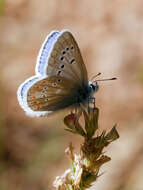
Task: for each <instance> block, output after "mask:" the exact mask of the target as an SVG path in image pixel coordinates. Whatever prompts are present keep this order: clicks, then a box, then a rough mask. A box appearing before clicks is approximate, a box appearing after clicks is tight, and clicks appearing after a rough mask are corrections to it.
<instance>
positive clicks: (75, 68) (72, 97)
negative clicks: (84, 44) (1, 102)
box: [17, 30, 98, 116]
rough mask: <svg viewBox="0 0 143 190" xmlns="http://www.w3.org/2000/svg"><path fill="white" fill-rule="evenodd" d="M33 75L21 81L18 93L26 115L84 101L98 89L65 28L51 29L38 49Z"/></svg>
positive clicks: (55, 109)
mask: <svg viewBox="0 0 143 190" xmlns="http://www.w3.org/2000/svg"><path fill="white" fill-rule="evenodd" d="M35 73H36V74H35V75H34V76H32V77H30V78H28V79H27V80H26V81H25V82H24V83H22V84H21V85H20V87H19V88H18V91H17V97H18V101H19V104H20V106H21V107H22V108H23V110H24V111H25V112H26V114H27V115H29V116H46V115H48V114H50V113H53V112H55V111H58V110H61V109H64V108H68V107H70V106H71V107H78V106H80V105H81V104H86V103H87V102H88V101H89V99H90V98H91V99H92V98H93V94H94V92H96V91H97V90H98V84H97V82H95V81H94V82H91V81H88V76H87V70H86V67H85V64H84V62H83V58H82V56H81V53H80V50H79V47H78V45H77V43H76V41H75V39H74V37H73V35H72V34H71V32H70V31H68V30H62V31H61V32H59V31H52V32H51V33H50V34H49V35H48V36H47V37H46V39H45V41H44V43H43V44H42V47H41V49H40V51H39V54H38V58H37V63H36V68H35Z"/></svg>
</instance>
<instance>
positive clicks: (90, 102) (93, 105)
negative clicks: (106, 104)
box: [88, 97, 96, 111]
mask: <svg viewBox="0 0 143 190" xmlns="http://www.w3.org/2000/svg"><path fill="white" fill-rule="evenodd" d="M90 104H92V108H93V109H95V107H96V105H95V98H94V97H89V99H88V111H90V109H91V106H90Z"/></svg>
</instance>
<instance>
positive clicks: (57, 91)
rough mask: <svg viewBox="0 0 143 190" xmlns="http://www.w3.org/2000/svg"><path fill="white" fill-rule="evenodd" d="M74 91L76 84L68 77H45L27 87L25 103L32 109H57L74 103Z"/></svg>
mask: <svg viewBox="0 0 143 190" xmlns="http://www.w3.org/2000/svg"><path fill="white" fill-rule="evenodd" d="M68 84H70V86H69V85H68ZM65 86H66V88H65ZM76 91H77V85H76V84H75V83H73V82H71V81H70V79H65V78H63V77H60V76H59V77H55V76H51V77H46V78H43V79H42V80H39V81H38V82H36V83H35V84H33V85H32V86H31V87H30V88H29V90H28V93H27V104H28V106H29V107H30V108H31V109H32V110H33V111H57V110H59V109H62V108H65V107H67V106H69V105H72V104H74V102H75V99H74V97H75V96H73V95H74V94H76Z"/></svg>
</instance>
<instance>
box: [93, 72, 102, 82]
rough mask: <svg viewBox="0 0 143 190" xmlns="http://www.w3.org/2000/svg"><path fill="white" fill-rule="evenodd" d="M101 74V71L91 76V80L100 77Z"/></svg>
mask: <svg viewBox="0 0 143 190" xmlns="http://www.w3.org/2000/svg"><path fill="white" fill-rule="evenodd" d="M99 75H101V73H97V74H96V75H94V76H93V77H91V80H90V81H93V80H94V79H95V78H96V77H98V76H99Z"/></svg>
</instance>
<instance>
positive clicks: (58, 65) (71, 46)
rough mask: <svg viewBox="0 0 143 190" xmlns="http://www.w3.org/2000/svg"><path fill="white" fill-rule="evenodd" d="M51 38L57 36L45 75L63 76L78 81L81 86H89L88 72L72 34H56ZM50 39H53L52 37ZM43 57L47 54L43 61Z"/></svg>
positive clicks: (64, 32) (65, 32) (66, 32)
mask: <svg viewBox="0 0 143 190" xmlns="http://www.w3.org/2000/svg"><path fill="white" fill-rule="evenodd" d="M51 36H56V38H57V39H56V41H55V43H54V45H53V48H52V50H51V53H50V55H49V56H48V59H47V64H46V67H45V73H46V74H47V75H48V76H62V77H65V78H69V79H72V80H74V81H76V82H77V81H78V83H81V84H82V83H85V84H87V82H88V80H87V71H86V68H85V65H84V63H83V59H82V56H81V54H80V50H79V48H78V45H77V43H76V41H75V40H74V37H73V36H72V34H71V33H70V32H68V31H63V32H61V33H60V35H58V34H57V33H56V34H54V35H53V34H51ZM49 38H50V39H51V37H49ZM45 47H46V45H45ZM48 47H49V46H48ZM45 51H46V48H45ZM43 57H44V58H45V54H44V55H43V54H42V58H41V59H44V58H43Z"/></svg>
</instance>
